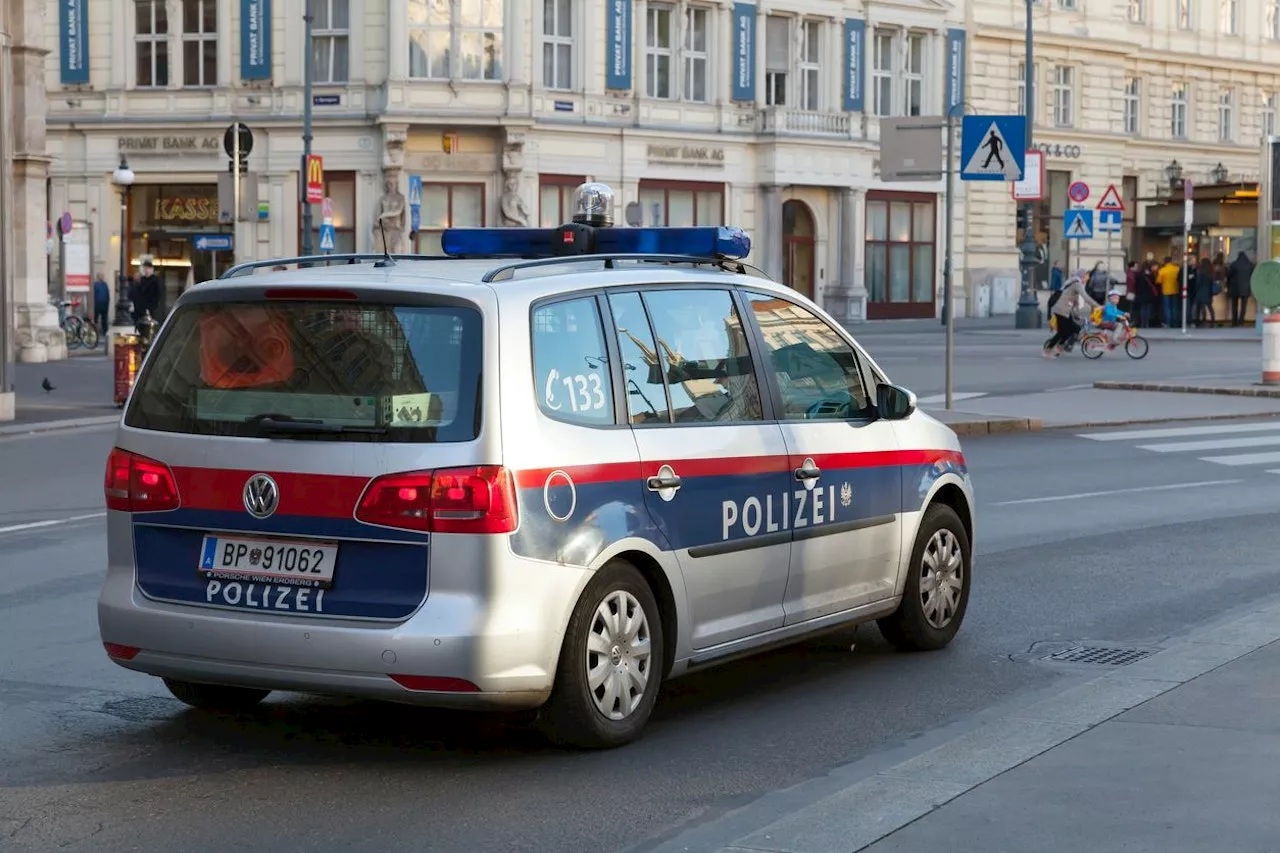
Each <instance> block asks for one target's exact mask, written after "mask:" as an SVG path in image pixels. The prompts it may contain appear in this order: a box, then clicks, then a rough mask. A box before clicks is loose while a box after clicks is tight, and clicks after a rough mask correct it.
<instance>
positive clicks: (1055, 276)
mask: <svg viewBox="0 0 1280 853" xmlns="http://www.w3.org/2000/svg"><path fill="white" fill-rule="evenodd" d="M1049 290H1051V291H1053V292H1054V293H1057V292H1058V291H1059V290H1062V261H1054V262H1053V270H1052V271H1050V273H1049Z"/></svg>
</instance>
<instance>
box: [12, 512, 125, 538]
mask: <svg viewBox="0 0 1280 853" xmlns="http://www.w3.org/2000/svg"><path fill="white" fill-rule="evenodd" d="M106 515H107V514H106V513H105V512H94V513H89V514H88V515H73V516H71V517H69V518H52V519H49V520H48V521H29V522H27V523H26V524H11V525H9V526H8V527H0V533H17V532H19V531H22V530H37V529H39V528H41V527H57V526H58V525H59V524H71V523H72V522H76V521H88V520H89V519H91V518H105V517H106Z"/></svg>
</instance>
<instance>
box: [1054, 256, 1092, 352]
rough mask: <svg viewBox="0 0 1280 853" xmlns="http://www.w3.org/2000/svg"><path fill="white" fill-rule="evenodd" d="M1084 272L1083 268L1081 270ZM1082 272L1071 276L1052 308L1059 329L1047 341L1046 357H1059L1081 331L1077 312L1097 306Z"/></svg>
mask: <svg viewBox="0 0 1280 853" xmlns="http://www.w3.org/2000/svg"><path fill="white" fill-rule="evenodd" d="M1081 273H1083V270H1081ZM1081 273H1077V274H1076V275H1073V276H1071V278H1070V279H1068V280H1067V283H1066V285H1065V286H1063V288H1062V295H1061V296H1059V297H1058V300H1057V301H1056V302H1055V303H1054V305H1053V308H1052V309H1050V310H1051V311H1052V313H1053V316H1054V319H1055V320H1056V322H1057V326H1058V328H1057V330H1056V331H1055V332H1054V334H1053V337H1052V338H1050V339H1049V340H1047V341H1045V345H1044V352H1043V355H1044V357H1045V358H1057V357H1058V356H1060V355H1062V346H1063V344H1065V343H1066V342H1067V341H1069V340H1070V339H1071V338H1072V337H1073V336H1074V335H1077V334H1079V333H1080V323H1079V321H1077V320H1076V312H1077V311H1080V310H1081V309H1082V308H1085V307H1088V308H1090V309H1093V308H1097V307H1098V302H1097V300H1095V299H1093V298H1092V297H1091V296H1089V293H1088V291H1087V290H1086V289H1085V285H1084V281H1083V276H1082V275H1081Z"/></svg>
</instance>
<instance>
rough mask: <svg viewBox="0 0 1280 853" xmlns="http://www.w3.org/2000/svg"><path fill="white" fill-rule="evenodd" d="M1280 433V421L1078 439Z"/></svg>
mask: <svg viewBox="0 0 1280 853" xmlns="http://www.w3.org/2000/svg"><path fill="white" fill-rule="evenodd" d="M1268 431H1280V421H1272V422H1270V423H1265V424H1206V425H1205V426H1195V427H1169V428H1168V429H1134V430H1122V431H1120V432H1088V433H1081V434H1078V435H1077V436H1076V437H1077V438H1087V439H1090V440H1092V441H1144V440H1146V439H1152V438H1182V437H1184V436H1191V435H1229V434H1231V433H1237V432H1268Z"/></svg>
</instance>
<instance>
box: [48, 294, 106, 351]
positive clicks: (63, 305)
mask: <svg viewBox="0 0 1280 853" xmlns="http://www.w3.org/2000/svg"><path fill="white" fill-rule="evenodd" d="M53 304H54V305H56V306H57V308H58V326H59V327H61V329H62V331H63V333H65V334H66V336H67V349H69V350H71V349H78V348H79V347H80V346H84V347H85V348H86V349H93V348H94V347H96V346H97V345H98V342H99V340H100V339H101V337H102V336H101V335H100V334H99V332H98V327H97V326H95V325H94V324H93V321H92V320H90V319H89V318H88V317H85V316H84V315H82V314H77V313H74V312H72V311H69V310H68V309H70V308H79V307H80V305H81V300H79V299H71V300H67V299H62V300H56V301H54V302H53Z"/></svg>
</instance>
